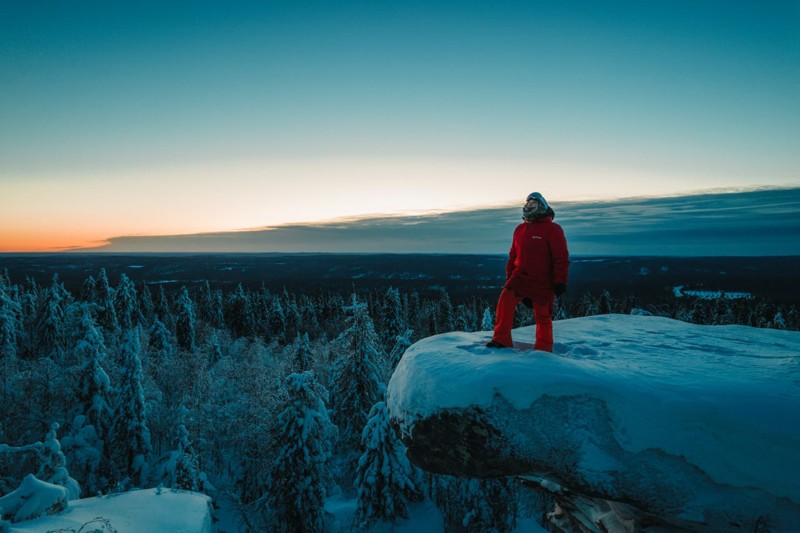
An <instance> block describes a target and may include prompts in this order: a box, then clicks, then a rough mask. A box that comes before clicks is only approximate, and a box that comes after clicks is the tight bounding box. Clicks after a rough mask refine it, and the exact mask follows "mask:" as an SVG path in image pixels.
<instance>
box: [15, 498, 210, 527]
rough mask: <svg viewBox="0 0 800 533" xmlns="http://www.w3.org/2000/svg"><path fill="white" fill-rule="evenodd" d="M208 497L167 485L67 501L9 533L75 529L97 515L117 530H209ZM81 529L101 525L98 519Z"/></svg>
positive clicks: (19, 524)
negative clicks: (57, 510)
mask: <svg viewBox="0 0 800 533" xmlns="http://www.w3.org/2000/svg"><path fill="white" fill-rule="evenodd" d="M209 503H210V498H209V497H208V496H205V495H203V494H198V493H196V492H188V491H172V490H170V489H161V490H159V489H147V490H134V491H130V492H123V493H120V494H115V495H111V496H102V497H98V498H84V499H82V500H73V501H70V502H69V507H68V508H67V509H66V510H65V511H64V512H62V513H60V514H58V515H54V516H43V517H40V518H37V519H35V520H29V521H27V522H19V523H16V524H11V529H10V530H9V533H34V532H36V533H39V532H42V531H52V530H57V529H66V530H67V531H73V530H74V531H78V530H80V529H81V527H82V526H83V525H84V524H86V523H88V522H93V521H95V520H96V519H97V518H98V517H100V518H103V519H106V520H108V523H109V524H110V525H111V527H113V528H114V529H116V530H117V531H119V532H120V533H153V532H155V531H169V532H170V533H211V509H210V506H209ZM92 526H93V527H87V528H85V529H84V531H87V530H88V531H95V530H101V531H106V529H102V528H101V527H100V526H101V524H100V523H99V522H93V523H92Z"/></svg>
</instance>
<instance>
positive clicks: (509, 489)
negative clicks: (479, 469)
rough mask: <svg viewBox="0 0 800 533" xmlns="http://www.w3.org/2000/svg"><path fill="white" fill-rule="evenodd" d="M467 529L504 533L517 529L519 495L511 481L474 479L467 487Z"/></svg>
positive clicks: (465, 490)
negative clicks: (516, 493)
mask: <svg viewBox="0 0 800 533" xmlns="http://www.w3.org/2000/svg"><path fill="white" fill-rule="evenodd" d="M463 487H464V496H463V497H464V508H465V510H466V514H465V515H464V520H463V527H464V528H465V529H467V530H468V531H493V532H497V533H503V532H506V531H511V530H513V529H514V527H515V526H516V518H517V517H516V514H517V513H516V501H517V498H516V495H515V494H514V489H513V485H512V484H511V482H510V481H509V478H497V479H470V480H465V484H464V486H463Z"/></svg>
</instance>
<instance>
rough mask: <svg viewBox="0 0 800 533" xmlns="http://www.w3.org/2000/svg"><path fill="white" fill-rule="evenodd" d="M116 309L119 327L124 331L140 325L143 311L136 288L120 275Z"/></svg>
mask: <svg viewBox="0 0 800 533" xmlns="http://www.w3.org/2000/svg"><path fill="white" fill-rule="evenodd" d="M114 309H115V310H116V313H117V321H118V322H119V327H120V329H122V330H123V331H125V330H128V329H130V328H132V327H133V326H136V325H138V324H139V320H140V318H141V311H140V309H139V298H138V297H137V296H136V286H134V284H133V282H132V281H131V279H130V278H129V277H128V276H126V275H125V274H120V275H119V285H117V289H116V291H114Z"/></svg>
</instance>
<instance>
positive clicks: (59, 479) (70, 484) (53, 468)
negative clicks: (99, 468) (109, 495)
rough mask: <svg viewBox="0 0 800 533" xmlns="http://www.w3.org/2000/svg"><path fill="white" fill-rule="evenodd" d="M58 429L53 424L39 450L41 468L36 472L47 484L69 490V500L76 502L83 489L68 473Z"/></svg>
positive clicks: (56, 425)
mask: <svg viewBox="0 0 800 533" xmlns="http://www.w3.org/2000/svg"><path fill="white" fill-rule="evenodd" d="M58 428H59V426H58V424H57V423H53V424H51V425H50V430H49V431H48V432H47V435H46V436H45V439H44V443H42V445H41V446H40V447H39V448H38V452H39V453H38V455H39V460H40V462H41V463H40V464H41V466H40V467H39V471H38V472H36V477H37V478H38V479H40V480H42V481H45V482H47V483H52V484H54V485H60V486H62V487H64V488H65V489H67V494H68V498H69V499H70V500H76V499H78V498H79V497H80V495H81V487H80V485H78V482H77V481H75V480H74V479H73V478H72V477H70V475H69V471H67V459H66V457H64V454H63V453H62V452H61V443H60V442H59V441H58V436H57V434H56V432H57V431H58Z"/></svg>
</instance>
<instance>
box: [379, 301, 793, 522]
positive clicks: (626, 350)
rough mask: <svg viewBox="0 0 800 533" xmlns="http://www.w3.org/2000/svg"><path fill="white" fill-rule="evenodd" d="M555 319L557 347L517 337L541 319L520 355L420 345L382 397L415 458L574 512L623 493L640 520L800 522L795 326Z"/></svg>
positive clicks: (466, 337)
mask: <svg viewBox="0 0 800 533" xmlns="http://www.w3.org/2000/svg"><path fill="white" fill-rule="evenodd" d="M554 327H555V337H556V346H555V353H552V354H549V353H544V352H536V351H533V350H532V349H531V345H530V344H528V343H526V342H522V341H532V340H533V338H534V331H533V327H528V328H520V329H518V330H515V331H514V338H515V340H516V341H517V342H515V348H514V349H489V348H486V347H485V346H484V345H485V343H486V341H487V340H489V337H490V334H489V332H480V333H449V334H444V335H439V336H436V337H431V338H428V339H424V340H422V341H420V342H418V343H416V344H415V345H413V346H411V347H410V348H409V349H408V350H407V351H406V353H405V355H404V357H403V359H402V361H401V362H400V364H399V365H398V367H397V369H396V371H395V373H394V375H393V376H392V379H391V381H390V383H389V387H388V392H387V400H388V405H389V409H390V412H391V416H392V419H393V423H394V424H395V425H396V426H398V427H399V429H400V431H401V435H402V437H403V440H404V442H405V444H406V446H407V447H408V456H409V458H410V459H411V460H412V461H413V462H415V463H416V464H417V465H419V466H420V467H422V468H424V469H427V470H429V471H432V472H438V473H447V474H452V475H460V476H468V477H493V476H501V475H518V476H525V479H526V480H527V483H529V484H533V485H537V486H538V487H540V488H546V489H549V490H551V491H552V492H553V494H555V495H556V497H557V498H558V499H559V501H560V502H561V504H562V507H563V508H566V509H568V508H572V509H575V508H576V498H578V497H581V498H590V499H596V500H598V501H611V502H622V503H624V504H626V509H627V508H628V506H630V508H631V509H636V512H637V513H638V518H637V520H638V521H639V524H638V525H639V527H641V526H643V525H646V524H647V523H659V522H660V523H661V524H668V525H669V524H671V525H675V526H677V527H680V528H689V529H695V530H709V531H711V530H713V531H752V530H754V528H755V527H756V526H759V527H766V528H768V529H769V530H772V531H793V530H797V528H798V527H800V485H798V484H797V483H796V475H797V472H800V454H798V453H797V450H800V355H799V354H800V333H798V332H788V331H778V330H766V329H756V328H749V327H745V326H699V325H693V324H686V323H682V322H678V321H675V320H670V319H666V318H659V317H648V316H623V315H602V316H594V317H586V318H577V319H571V320H563V321H558V322H556V323H555V326H554ZM578 507H580V506H578ZM617 507H619V506H617ZM584 509H585V506H584ZM626 512H628V511H626ZM593 519H594V518H591V520H593ZM580 520H581V521H582V522H584V523H585V522H586V517H585V516H584V517H581V518H580ZM620 520H621V519H620Z"/></svg>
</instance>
